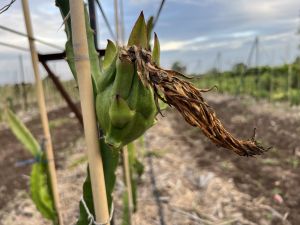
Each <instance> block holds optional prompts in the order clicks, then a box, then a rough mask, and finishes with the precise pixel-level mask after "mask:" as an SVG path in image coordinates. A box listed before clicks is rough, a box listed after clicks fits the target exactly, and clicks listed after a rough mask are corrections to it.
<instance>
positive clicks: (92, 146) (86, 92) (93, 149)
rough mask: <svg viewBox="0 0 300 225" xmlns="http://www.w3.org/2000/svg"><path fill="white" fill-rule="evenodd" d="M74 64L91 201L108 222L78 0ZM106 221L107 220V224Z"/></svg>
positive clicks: (74, 13)
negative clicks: (91, 195)
mask: <svg viewBox="0 0 300 225" xmlns="http://www.w3.org/2000/svg"><path fill="white" fill-rule="evenodd" d="M70 15H71V26H72V37H73V43H72V44H73V48H74V58H75V67H76V72H77V79H78V87H79V94H80V102H81V109H82V116H83V125H84V133H85V140H86V145H87V156H88V162H89V171H90V176H91V184H92V192H93V202H94V208H95V215H96V220H97V221H98V223H107V222H108V221H109V211H108V204H107V197H106V188H105V181H104V171H103V162H102V157H101V154H100V151H99V148H100V145H99V140H98V131H97V126H96V124H97V123H96V116H95V105H94V96H93V87H92V79H91V68H90V61H89V53H88V43H87V35H86V27H85V18H84V5H83V1H82V0H76V1H75V0H70ZM107 224H110V223H107Z"/></svg>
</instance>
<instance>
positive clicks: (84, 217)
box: [76, 169, 95, 225]
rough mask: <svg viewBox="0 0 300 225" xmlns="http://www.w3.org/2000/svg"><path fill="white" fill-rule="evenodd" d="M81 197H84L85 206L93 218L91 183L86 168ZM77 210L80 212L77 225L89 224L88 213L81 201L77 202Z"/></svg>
mask: <svg viewBox="0 0 300 225" xmlns="http://www.w3.org/2000/svg"><path fill="white" fill-rule="evenodd" d="M83 199H84V201H85V203H86V206H87V207H88V209H89V211H90V213H91V214H92V215H93V216H94V218H95V209H94V203H93V193H92V184H91V179H90V172H89V169H87V177H86V179H85V181H84V183H83ZM79 212H80V214H79V219H78V221H77V223H76V224H77V225H85V224H89V222H90V221H89V220H88V214H87V212H86V209H85V207H84V206H83V204H82V202H80V203H79Z"/></svg>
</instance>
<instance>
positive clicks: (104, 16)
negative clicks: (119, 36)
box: [96, 0, 116, 40]
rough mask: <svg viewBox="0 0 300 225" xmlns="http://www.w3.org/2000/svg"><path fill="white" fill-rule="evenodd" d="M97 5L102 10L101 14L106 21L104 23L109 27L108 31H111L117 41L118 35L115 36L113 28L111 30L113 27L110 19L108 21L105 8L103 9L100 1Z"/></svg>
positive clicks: (97, 0)
mask: <svg viewBox="0 0 300 225" xmlns="http://www.w3.org/2000/svg"><path fill="white" fill-rule="evenodd" d="M96 3H97V5H98V7H99V9H100V12H101V14H102V17H103V19H104V22H105V24H106V26H107V28H108V31H109V33H110V35H111V36H112V38H113V39H114V40H116V35H115V34H114V32H113V30H112V28H111V26H110V24H109V22H108V19H107V17H106V15H105V13H104V10H103V8H102V6H101V4H100V2H99V0H96Z"/></svg>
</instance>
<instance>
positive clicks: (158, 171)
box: [0, 91, 300, 225]
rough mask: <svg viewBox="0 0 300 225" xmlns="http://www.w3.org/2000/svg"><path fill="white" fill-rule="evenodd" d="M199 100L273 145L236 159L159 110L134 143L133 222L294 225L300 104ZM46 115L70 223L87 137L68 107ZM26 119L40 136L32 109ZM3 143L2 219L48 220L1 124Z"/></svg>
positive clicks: (233, 126) (299, 219)
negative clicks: (140, 169) (137, 166)
mask: <svg viewBox="0 0 300 225" xmlns="http://www.w3.org/2000/svg"><path fill="white" fill-rule="evenodd" d="M205 97H206V98H207V99H208V102H209V104H210V105H211V106H212V107H213V108H214V109H215V111H216V113H217V115H218V116H219V117H220V118H221V119H222V121H224V124H225V127H226V128H228V130H229V131H231V132H232V133H233V134H235V135H236V136H238V137H240V138H244V139H247V138H250V137H251V136H252V134H253V128H254V127H255V128H257V129H256V134H257V138H258V140H259V141H262V140H263V144H264V145H266V146H271V147H273V148H272V149H271V150H269V151H268V152H266V153H265V154H264V155H262V156H259V157H256V158H254V157H249V158H241V157H239V156H236V155H235V154H233V153H232V152H230V151H228V150H226V149H218V148H217V147H215V145H213V144H211V143H210V142H209V141H208V140H207V138H206V137H204V136H203V135H202V133H201V131H200V130H199V129H198V128H192V127H190V126H189V125H188V124H187V123H186V122H185V121H184V120H183V119H182V117H181V116H180V115H179V114H178V113H177V112H175V111H174V110H171V109H168V110H167V111H164V112H163V114H164V115H165V117H160V118H159V122H158V123H157V124H156V125H155V126H153V127H152V128H151V129H149V130H148V131H147V132H146V134H145V146H144V147H143V146H141V145H139V143H138V144H137V146H139V147H138V152H139V158H140V159H141V161H142V162H143V163H144V165H145V172H144V174H143V175H142V179H141V181H140V183H139V189H138V205H139V209H138V211H137V212H136V213H135V214H134V216H133V222H134V224H163V223H162V221H163V222H164V224H219V225H221V224H253V225H254V224H262V225H268V224H272V225H273V224H274V225H275V224H276V225H277V224H278V225H279V224H292V225H297V224H300V215H299V211H300V195H299V188H298V187H299V186H300V148H299V145H298V138H299V135H300V130H299V127H300V109H299V107H298V106H297V107H289V105H288V104H287V103H273V104H272V103H268V102H267V101H264V100H259V101H256V100H254V99H253V98H250V97H233V96H231V95H227V94H222V95H221V94H218V93H216V92H213V91H212V92H209V93H208V94H205ZM48 114H49V120H50V128H51V132H52V136H53V140H54V143H55V145H54V149H55V158H56V165H57V173H58V187H59V192H60V196H61V199H62V200H61V202H62V206H63V214H64V220H65V223H66V224H73V223H74V222H75V220H76V218H77V216H78V201H79V199H80V196H81V190H82V183H83V181H84V178H85V175H86V163H87V161H86V158H85V151H84V150H85V149H84V148H85V147H84V140H83V134H82V130H81V127H80V125H79V124H78V122H77V120H76V119H74V118H72V117H71V114H70V112H69V110H68V109H67V108H64V107H62V108H57V109H54V110H52V111H51V112H49V113H48ZM26 124H27V125H28V127H29V129H30V130H32V132H33V133H34V134H36V135H39V134H40V132H41V127H40V124H39V122H38V116H37V117H33V118H31V119H27V123H26ZM0 142H1V145H2V147H3V148H2V149H3V150H2V151H1V154H0V161H1V164H0V178H1V180H2V181H3V182H1V187H0V198H1V205H0V224H17V225H18V224H19V225H21V224H22V225H23V224H25V225H29V224H50V223H49V222H47V221H46V220H44V219H43V218H41V216H40V214H39V213H38V212H37V211H36V209H35V206H34V205H33V203H32V201H31V200H30V197H29V194H28V191H29V190H28V185H27V183H28V182H27V181H28V175H29V171H30V170H29V169H30V166H29V165H28V166H22V167H15V163H16V162H17V161H20V160H24V159H28V158H30V155H28V154H26V151H24V150H23V149H22V145H21V144H19V142H18V141H16V139H15V137H14V136H13V134H12V133H11V132H10V131H9V130H8V129H6V128H5V127H2V128H1V131H0ZM12 150H13V151H12ZM12 168H13V169H12ZM117 176H118V177H120V178H121V176H122V171H121V170H120V169H119V170H118V171H117ZM121 179H122V178H121ZM121 179H119V180H121ZM26 182H27V183H26ZM123 189H124V185H123V183H122V182H117V184H116V192H115V195H114V196H115V200H116V201H115V214H114V221H115V224H120V222H119V220H120V219H121V214H122V213H121V212H122V202H121V195H122V192H123Z"/></svg>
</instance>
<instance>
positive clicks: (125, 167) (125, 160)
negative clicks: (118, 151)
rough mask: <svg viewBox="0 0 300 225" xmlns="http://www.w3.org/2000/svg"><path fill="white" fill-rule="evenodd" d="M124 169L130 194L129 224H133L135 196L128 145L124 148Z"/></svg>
mask: <svg viewBox="0 0 300 225" xmlns="http://www.w3.org/2000/svg"><path fill="white" fill-rule="evenodd" d="M123 167H124V168H123V170H124V176H125V184H126V189H127V196H128V208H129V224H131V218H132V212H133V198H132V187H131V179H130V169H129V159H128V146H126V147H125V148H124V149H123Z"/></svg>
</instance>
